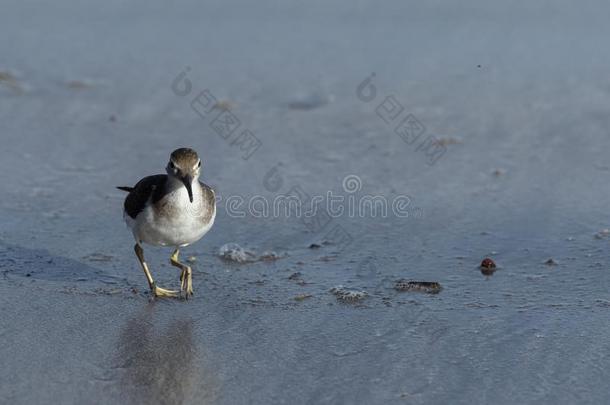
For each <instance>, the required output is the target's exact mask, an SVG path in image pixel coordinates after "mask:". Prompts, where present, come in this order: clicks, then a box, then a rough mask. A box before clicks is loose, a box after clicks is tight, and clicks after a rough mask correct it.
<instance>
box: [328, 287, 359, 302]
mask: <svg viewBox="0 0 610 405" xmlns="http://www.w3.org/2000/svg"><path fill="white" fill-rule="evenodd" d="M330 292H331V293H332V294H334V295H335V296H336V297H337V300H339V301H341V302H346V303H350V304H351V303H356V302H361V301H363V300H364V299H365V298H366V297H367V296H368V294H367V293H366V292H365V291H359V290H355V289H353V288H347V287H343V286H342V285H338V286H336V287H333V288H331V289H330Z"/></svg>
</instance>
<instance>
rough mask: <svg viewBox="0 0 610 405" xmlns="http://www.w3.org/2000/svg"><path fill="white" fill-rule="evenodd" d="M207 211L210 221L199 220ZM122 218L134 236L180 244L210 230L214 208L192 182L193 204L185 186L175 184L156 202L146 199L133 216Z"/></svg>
mask: <svg viewBox="0 0 610 405" xmlns="http://www.w3.org/2000/svg"><path fill="white" fill-rule="evenodd" d="M209 210H213V213H212V215H211V218H210V220H209V221H202V218H204V217H205V216H208V215H209ZM125 217H126V222H127V225H128V226H129V227H130V228H131V229H132V232H133V234H134V237H135V238H136V239H138V240H141V241H143V242H146V243H148V244H151V245H157V246H176V247H179V246H187V245H190V244H191V243H194V242H196V241H198V240H199V239H201V238H202V237H203V235H205V234H206V233H207V232H208V231H209V230H210V228H211V227H212V225H213V224H214V219H215V217H216V208H215V206H214V205H212V206H208V205H207V203H206V202H205V201H204V199H203V198H202V190H201V187H200V186H199V184H198V182H194V184H193V202H192V203H191V201H190V200H189V197H188V192H187V191H186V188H185V187H178V188H176V189H175V190H173V191H172V192H170V193H169V194H167V195H166V196H165V197H163V199H161V200H160V201H159V202H158V203H157V204H156V205H153V204H151V202H150V201H149V202H148V204H147V205H146V207H145V208H144V210H143V211H142V212H140V214H138V216H137V217H136V218H135V219H132V218H130V217H129V216H128V215H126V216H125Z"/></svg>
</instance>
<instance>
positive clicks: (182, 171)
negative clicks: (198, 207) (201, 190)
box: [165, 148, 201, 202]
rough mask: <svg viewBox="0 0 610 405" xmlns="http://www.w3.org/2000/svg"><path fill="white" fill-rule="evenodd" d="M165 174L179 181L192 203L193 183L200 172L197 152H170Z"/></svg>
mask: <svg viewBox="0 0 610 405" xmlns="http://www.w3.org/2000/svg"><path fill="white" fill-rule="evenodd" d="M165 170H167V174H168V176H170V177H173V178H176V179H178V180H180V181H181V182H182V183H183V184H184V187H186V191H188V193H189V200H191V202H193V190H192V184H193V181H197V180H198V179H199V171H200V170H201V159H199V156H197V152H195V151H194V150H193V149H190V148H180V149H176V150H175V151H173V152H172V154H171V155H170V157H169V162H168V163H167V167H166V168H165Z"/></svg>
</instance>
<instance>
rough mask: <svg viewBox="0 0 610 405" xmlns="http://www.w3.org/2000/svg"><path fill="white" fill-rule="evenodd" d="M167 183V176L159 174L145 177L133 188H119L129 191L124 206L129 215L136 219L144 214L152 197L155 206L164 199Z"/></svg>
mask: <svg viewBox="0 0 610 405" xmlns="http://www.w3.org/2000/svg"><path fill="white" fill-rule="evenodd" d="M166 182H167V175H166V174H157V175H154V176H148V177H144V178H143V179H142V180H140V181H139V182H138V184H136V185H135V186H134V187H133V188H132V187H119V189H120V190H125V191H129V194H128V195H127V198H125V204H124V207H125V212H126V213H127V215H129V216H130V217H131V218H135V217H137V216H138V214H139V213H140V212H142V210H143V209H144V207H145V206H146V202H147V201H148V199H149V198H151V197H152V203H153V204H154V203H156V202H157V201H159V200H160V199H161V198H163V195H164V194H165V184H166Z"/></svg>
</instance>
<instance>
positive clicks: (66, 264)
mask: <svg viewBox="0 0 610 405" xmlns="http://www.w3.org/2000/svg"><path fill="white" fill-rule="evenodd" d="M98 260H99V259H98ZM0 274H1V275H2V276H3V277H4V278H5V279H10V278H13V279H14V278H16V277H19V278H21V277H23V278H31V279H32V280H37V279H38V280H46V281H58V282H79V281H101V282H104V283H106V284H118V283H120V282H121V281H123V280H124V278H121V277H118V276H116V275H113V274H111V273H110V272H108V271H106V270H102V269H99V268H96V267H93V266H90V265H88V264H86V263H83V262H81V261H78V260H74V259H70V258H67V257H63V256H57V255H54V254H52V253H51V252H49V251H48V250H46V249H30V248H25V247H22V246H17V245H11V244H7V243H4V242H1V241H0Z"/></svg>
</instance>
